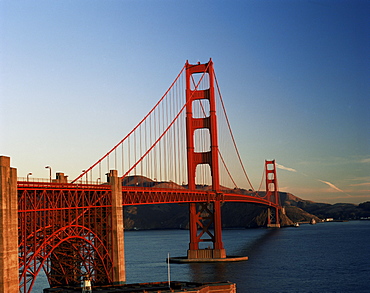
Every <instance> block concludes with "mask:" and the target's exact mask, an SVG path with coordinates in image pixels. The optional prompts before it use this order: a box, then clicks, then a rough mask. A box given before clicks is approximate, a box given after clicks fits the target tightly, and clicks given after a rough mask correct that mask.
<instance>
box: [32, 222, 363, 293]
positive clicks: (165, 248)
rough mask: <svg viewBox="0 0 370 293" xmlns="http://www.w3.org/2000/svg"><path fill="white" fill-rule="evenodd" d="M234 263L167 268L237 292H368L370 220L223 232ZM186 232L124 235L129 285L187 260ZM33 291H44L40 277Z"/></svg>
mask: <svg viewBox="0 0 370 293" xmlns="http://www.w3.org/2000/svg"><path fill="white" fill-rule="evenodd" d="M223 240H224V245H225V248H226V251H227V254H228V255H241V256H245V255H247V256H249V260H248V261H244V262H237V263H198V264H171V279H172V280H174V281H197V282H212V281H231V282H235V283H236V284H237V292H238V293H253V292H370V282H369V280H370V246H369V243H370V221H353V222H341V223H322V224H321V223H320V224H317V225H301V226H300V227H299V228H283V229H249V230H225V231H223ZM188 241H189V235H188V231H184V230H165V231H160V230H155V231H129V232H125V246H126V247H125V248H126V274H127V283H137V282H152V281H153V282H154V281H155V282H156V281H166V280H167V264H166V262H165V259H166V257H167V254H168V253H170V256H185V254H186V250H187V248H188ZM36 285H37V286H35V287H34V290H33V292H42V288H45V287H48V285H47V283H45V279H44V278H43V276H41V278H40V280H37V284H36Z"/></svg>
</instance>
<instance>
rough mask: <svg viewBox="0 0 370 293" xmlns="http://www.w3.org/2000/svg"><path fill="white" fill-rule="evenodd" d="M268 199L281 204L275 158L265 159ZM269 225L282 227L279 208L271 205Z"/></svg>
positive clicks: (268, 212)
mask: <svg viewBox="0 0 370 293" xmlns="http://www.w3.org/2000/svg"><path fill="white" fill-rule="evenodd" d="M265 176H266V199H267V200H268V201H270V202H272V203H275V204H279V189H278V183H277V177H276V166H275V160H272V161H267V160H266V161H265ZM267 227H275V228H279V227H280V219H279V208H277V207H276V208H275V207H269V208H268V210H267Z"/></svg>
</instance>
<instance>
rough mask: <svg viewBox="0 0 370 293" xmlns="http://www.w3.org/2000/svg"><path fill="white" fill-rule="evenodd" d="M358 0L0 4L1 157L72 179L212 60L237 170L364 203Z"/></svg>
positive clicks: (367, 187) (306, 192) (365, 26)
mask: <svg viewBox="0 0 370 293" xmlns="http://www.w3.org/2000/svg"><path fill="white" fill-rule="evenodd" d="M369 12H370V4H369V2H368V1H356V0H354V1H353V0H351V1H340V0H338V1H325V0H322V1H320V0H312V1H308V0H307V1H303V0H301V1H161V0H158V1H38V0H37V1H8V0H5V1H4V0H3V1H0V131H1V137H0V154H2V155H6V156H10V157H11V162H12V166H14V167H16V168H17V169H18V176H23V177H24V176H26V175H27V173H28V172H32V173H33V177H47V176H48V173H47V172H48V170H46V169H45V166H46V165H50V166H52V168H53V172H54V171H62V172H65V173H66V174H68V175H69V176H70V178H72V177H75V176H77V175H78V174H79V173H80V171H81V170H82V169H85V168H87V167H89V166H90V165H92V163H94V162H95V161H96V160H97V159H98V158H100V157H101V156H102V155H104V154H105V153H106V152H107V151H108V150H109V149H110V148H111V147H112V146H113V145H115V144H116V143H117V142H118V141H119V140H120V139H121V138H122V137H123V136H125V135H126V134H127V133H128V132H129V131H130V130H131V129H132V128H133V127H134V126H135V125H136V124H137V123H138V122H139V121H140V120H141V119H142V118H143V117H144V115H145V114H146V113H147V112H148V111H149V110H150V109H151V107H152V106H153V105H154V104H155V103H156V102H157V101H158V100H159V98H160V97H161V96H162V95H163V94H164V92H165V91H166V90H167V88H168V87H169V86H170V84H171V82H172V81H173V80H174V78H175V77H176V75H177V74H178V72H179V71H180V69H181V68H182V66H183V65H184V63H185V62H186V60H189V62H191V63H195V62H198V61H200V62H207V61H208V60H209V58H212V60H213V61H214V65H215V71H216V75H217V79H218V82H219V84H220V88H221V91H222V95H223V99H224V102H225V106H226V109H227V113H228V116H229V119H230V123H231V126H232V129H233V132H234V135H235V137H236V141H237V144H238V147H239V150H240V153H241V155H242V159H243V161H244V163H245V166H246V169H247V172H248V174H249V176H250V178H251V180H252V183H253V184H254V185H255V186H258V184H259V181H260V178H261V174H262V168H263V162H264V160H265V159H276V161H277V163H278V164H279V170H278V180H279V187H280V190H281V191H287V192H291V193H293V194H295V195H296V196H299V197H301V198H304V199H308V200H314V201H318V202H329V203H335V202H352V203H360V202H364V201H366V200H370V126H369V125H370V115H369V111H370V99H369V93H370V89H369V77H370V62H369V54H368V52H370V46H369V32H370V29H369V26H370V25H369V21H368V15H369Z"/></svg>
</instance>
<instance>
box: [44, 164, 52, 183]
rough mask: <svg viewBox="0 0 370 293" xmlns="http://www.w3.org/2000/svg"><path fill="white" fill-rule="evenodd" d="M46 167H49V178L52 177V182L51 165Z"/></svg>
mask: <svg viewBox="0 0 370 293" xmlns="http://www.w3.org/2000/svg"><path fill="white" fill-rule="evenodd" d="M45 168H46V169H49V179H50V182H51V167H50V166H46V167H45Z"/></svg>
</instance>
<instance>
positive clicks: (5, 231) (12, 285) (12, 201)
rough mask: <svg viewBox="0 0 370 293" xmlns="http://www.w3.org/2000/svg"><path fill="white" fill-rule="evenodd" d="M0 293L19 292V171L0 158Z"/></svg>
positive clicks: (5, 158) (6, 160)
mask: <svg viewBox="0 0 370 293" xmlns="http://www.w3.org/2000/svg"><path fill="white" fill-rule="evenodd" d="M0 233H1V234H0V293H18V292H19V280H18V275H19V267H18V195H17V169H15V168H10V158H9V157H5V156H0Z"/></svg>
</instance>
